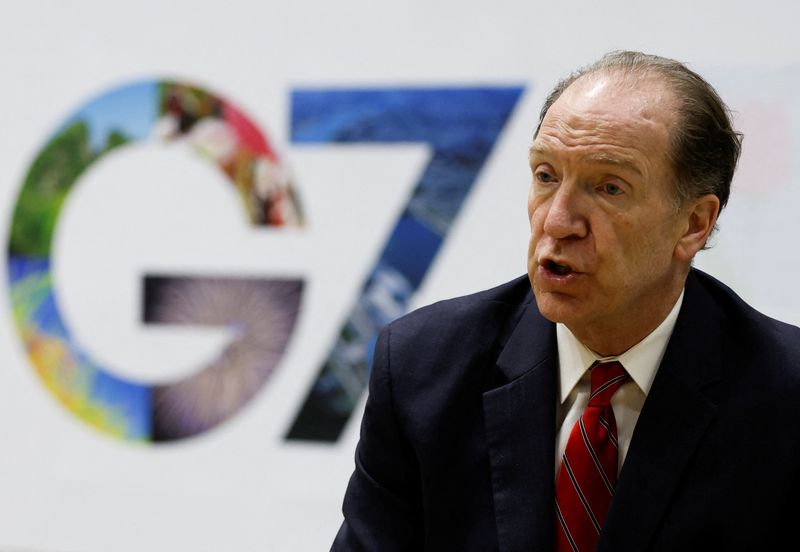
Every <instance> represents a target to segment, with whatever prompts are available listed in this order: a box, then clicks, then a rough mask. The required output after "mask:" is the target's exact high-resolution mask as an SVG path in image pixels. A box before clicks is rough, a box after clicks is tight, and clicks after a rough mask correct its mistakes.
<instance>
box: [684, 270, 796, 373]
mask: <svg viewBox="0 0 800 552" xmlns="http://www.w3.org/2000/svg"><path fill="white" fill-rule="evenodd" d="M693 273H694V276H695V277H696V279H697V281H698V282H699V284H700V285H701V287H703V288H704V289H705V291H707V292H708V293H709V294H710V295H711V296H712V297H713V299H714V301H715V303H716V304H717V305H719V306H720V307H721V308H722V309H723V313H724V315H725V321H726V323H727V324H728V325H729V328H730V332H731V334H732V335H731V337H732V338H733V339H735V341H736V343H737V346H738V347H739V348H744V349H751V350H757V351H759V352H760V353H761V354H765V355H768V356H770V357H774V356H778V357H782V360H783V361H784V362H788V363H789V364H791V365H792V366H793V367H795V369H796V371H797V372H798V375H799V376H800V328H798V327H797V326H793V325H791V324H788V323H786V322H782V321H780V320H776V319H775V318H771V317H769V316H767V315H766V314H764V313H762V312H760V311H758V310H756V309H755V308H753V307H752V306H750V305H749V304H748V303H746V302H745V301H744V300H743V299H742V298H741V297H739V295H738V294H736V292H734V291H733V290H732V289H731V288H729V287H728V286H726V285H725V284H723V283H722V282H720V281H719V280H717V279H716V278H714V277H712V276H709V275H708V274H705V273H703V272H701V271H699V270H694V271H693Z"/></svg>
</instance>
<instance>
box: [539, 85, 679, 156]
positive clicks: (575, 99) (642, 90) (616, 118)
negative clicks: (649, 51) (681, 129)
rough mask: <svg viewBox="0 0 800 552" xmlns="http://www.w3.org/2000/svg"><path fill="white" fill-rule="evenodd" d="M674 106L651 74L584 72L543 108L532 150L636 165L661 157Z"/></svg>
mask: <svg viewBox="0 0 800 552" xmlns="http://www.w3.org/2000/svg"><path fill="white" fill-rule="evenodd" d="M676 106H677V102H676V101H675V98H674V95H673V93H672V92H671V91H670V90H669V89H668V87H667V86H666V85H665V84H664V83H663V82H662V81H661V80H660V79H658V78H657V77H655V76H647V75H644V76H638V77H637V76H633V75H627V76H621V75H615V74H592V75H587V76H584V77H581V78H580V79H578V80H577V81H575V82H574V83H572V85H570V86H569V87H568V88H567V89H566V90H565V91H564V93H563V94H562V95H561V96H560V97H559V98H558V100H556V102H555V103H554V104H553V105H552V106H551V107H550V109H549V110H548V111H547V113H546V114H545V117H544V119H543V120H542V125H541V127H540V129H539V133H538V134H537V137H536V140H535V141H534V144H533V146H532V147H531V154H532V155H534V156H535V155H546V154H548V153H558V152H564V151H568V152H569V153H570V154H572V155H575V156H579V157H581V158H583V157H586V158H588V159H589V160H591V161H597V162H603V163H611V164H625V165H631V166H633V167H634V168H638V165H639V164H641V163H642V162H645V161H649V162H651V163H652V162H653V161H655V159H653V157H654V156H655V157H656V158H658V159H665V158H666V154H667V148H668V147H669V142H670V133H671V130H672V128H673V127H674V124H675V122H676ZM642 157H644V158H646V159H642Z"/></svg>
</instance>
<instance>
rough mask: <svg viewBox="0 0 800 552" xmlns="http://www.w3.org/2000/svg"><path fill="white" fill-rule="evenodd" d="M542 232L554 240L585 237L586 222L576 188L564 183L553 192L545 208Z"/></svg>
mask: <svg viewBox="0 0 800 552" xmlns="http://www.w3.org/2000/svg"><path fill="white" fill-rule="evenodd" d="M543 230H544V232H545V234H547V235H548V236H550V237H552V238H555V239H568V238H582V237H585V236H586V234H587V233H588V222H587V220H586V216H585V213H584V206H583V205H582V202H581V198H580V197H579V192H578V190H577V189H576V188H574V187H570V186H569V185H567V184H566V183H564V184H562V185H561V186H560V187H559V188H558V190H556V191H555V193H554V194H553V195H552V197H551V200H550V204H549V206H548V208H547V214H546V215H545V219H544V228H543Z"/></svg>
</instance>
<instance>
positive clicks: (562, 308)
mask: <svg viewBox="0 0 800 552" xmlns="http://www.w3.org/2000/svg"><path fill="white" fill-rule="evenodd" d="M533 295H534V297H535V298H536V306H537V307H538V309H539V312H540V313H541V315H542V316H544V317H545V318H547V319H548V320H549V321H551V322H560V323H562V324H570V323H572V322H574V321H576V320H578V319H579V318H580V312H579V309H578V308H577V307H578V305H576V299H575V298H574V297H568V296H566V295H563V294H559V293H548V292H541V291H539V292H537V291H536V288H534V290H533Z"/></svg>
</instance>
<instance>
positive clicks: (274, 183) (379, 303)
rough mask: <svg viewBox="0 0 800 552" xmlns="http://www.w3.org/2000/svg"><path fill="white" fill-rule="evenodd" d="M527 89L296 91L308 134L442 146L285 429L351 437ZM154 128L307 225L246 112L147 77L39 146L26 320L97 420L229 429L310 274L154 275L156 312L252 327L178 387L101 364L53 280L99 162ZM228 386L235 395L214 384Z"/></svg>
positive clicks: (260, 220) (287, 220)
mask: <svg viewBox="0 0 800 552" xmlns="http://www.w3.org/2000/svg"><path fill="white" fill-rule="evenodd" d="M521 93H522V88H519V87H504V88H501V87H483V88H402V89H346V90H345V89H335V90H325V89H314V90H295V91H294V92H293V93H292V113H291V131H292V142H293V143H295V144H309V143H345V144H356V143H410V142H422V143H425V144H426V145H427V146H428V147H429V148H430V150H431V159H430V162H429V163H428V165H427V167H426V168H425V170H424V171H423V173H422V174H421V175H420V178H419V181H418V182H417V183H416V186H415V188H414V191H413V193H412V195H411V198H410V200H409V202H408V204H407V205H406V206H405V208H404V209H403V211H402V214H401V215H400V217H399V219H398V221H397V222H396V224H395V226H394V228H393V230H392V231H391V232H390V235H389V239H388V241H387V242H386V244H385V246H384V247H383V249H382V251H381V253H380V254H379V256H378V259H377V261H376V262H375V264H374V266H373V268H372V269H371V270H370V272H369V273H368V275H367V276H366V279H365V282H364V284H363V286H362V287H361V293H360V295H359V297H358V298H357V300H356V302H355V304H354V305H353V306H352V308H351V311H350V314H349V315H348V317H347V318H346V320H344V321H343V323H342V326H341V330H340V332H339V336H338V338H337V340H336V342H335V343H334V344H333V345H332V347H331V349H330V353H329V354H328V357H327V359H326V360H325V361H324V363H323V365H322V367H321V369H320V371H319V373H318V376H317V378H316V380H315V382H314V383H313V384H312V387H311V389H310V391H309V393H308V394H307V396H306V398H305V401H304V402H303V404H302V406H301V408H300V410H299V412H298V414H297V416H296V418H295V420H294V422H293V424H292V426H291V428H290V429H289V431H288V433H287V435H286V439H288V440H295V439H299V440H312V441H323V442H330V441H335V440H337V439H338V437H339V435H340V433H341V431H342V429H343V428H344V426H345V424H346V423H347V420H348V419H349V418H350V416H351V415H352V412H353V410H354V408H355V406H356V404H357V402H358V400H359V398H360V397H361V395H362V394H363V393H364V390H365V388H366V384H367V379H368V372H369V370H368V366H369V356H370V351H371V346H372V343H373V342H374V338H375V335H376V334H377V331H378V330H379V329H380V327H381V326H383V325H384V324H386V323H387V322H389V321H391V320H392V319H394V318H396V317H397V316H399V315H401V314H403V313H405V312H406V310H407V309H408V304H409V300H410V298H411V296H412V295H413V293H414V292H415V290H416V289H417V288H418V287H419V285H420V283H421V282H422V279H423V278H424V276H425V273H426V272H427V270H428V268H429V267H430V265H431V263H432V261H433V259H434V258H435V256H436V254H437V252H438V250H439V247H440V246H441V244H442V243H443V240H444V238H445V236H446V234H447V232H448V230H449V228H450V226H451V224H452V222H453V220H454V218H455V216H456V214H457V213H458V211H459V209H460V207H461V205H462V203H463V201H464V200H465V199H466V197H467V195H468V194H469V191H470V189H471V188H472V186H473V184H474V182H475V180H476V178H477V175H478V173H479V172H480V169H481V167H482V166H483V163H484V162H485V160H486V158H487V157H488V155H489V153H490V151H491V148H492V146H493V145H494V143H495V141H496V140H497V138H498V136H499V134H500V132H501V131H502V128H503V126H504V125H505V123H506V121H507V120H508V117H509V115H510V114H511V111H512V109H513V107H514V106H515V105H516V103H517V101H518V99H519V97H520V95H521ZM153 137H155V139H161V140H168V141H169V140H183V141H187V142H189V143H190V144H191V145H192V146H193V147H194V148H195V149H196V151H197V152H198V153H200V154H201V155H202V156H203V157H205V158H207V159H209V160H210V161H211V162H212V163H214V164H216V165H217V166H218V167H220V168H221V169H222V170H223V171H224V173H225V174H226V175H227V176H228V178H229V180H230V182H231V183H232V184H233V185H234V186H235V187H236V189H237V191H238V192H239V194H240V197H241V199H242V202H243V204H244V207H245V212H246V215H247V216H248V217H249V220H250V221H251V223H253V224H254V225H256V226H274V227H286V226H302V224H303V213H302V209H301V207H300V206H301V202H300V200H299V197H298V196H299V194H298V191H297V190H296V189H295V186H294V184H293V183H292V181H291V179H290V178H289V176H288V171H287V170H286V168H285V167H284V165H283V163H282V161H281V159H280V158H279V157H278V155H277V154H276V152H275V151H274V149H273V148H272V146H271V145H270V143H269V142H268V140H267V139H266V137H265V136H264V135H263V133H262V132H261V131H260V130H259V129H258V127H257V126H256V125H255V124H253V122H252V121H251V120H250V119H249V118H248V117H247V116H246V115H244V114H243V112H242V111H241V110H239V109H238V108H237V107H236V106H235V105H233V104H232V103H230V102H229V101H227V100H225V99H223V98H221V97H219V96H217V95H215V94H212V93H209V92H207V91H205V90H202V89H200V88H197V87H193V86H189V85H185V84H181V83H175V82H142V83H134V84H131V85H127V86H123V87H120V88H116V89H114V90H111V91H109V92H107V93H105V94H103V95H101V96H99V97H97V98H95V99H94V100H92V101H90V102H89V103H87V104H86V105H85V106H83V107H82V108H80V109H79V110H78V111H77V112H76V113H75V114H74V115H72V116H71V117H69V118H68V119H67V121H66V123H64V124H63V125H62V126H61V128H60V130H59V131H58V132H56V134H55V135H54V136H53V137H52V138H51V139H50V141H49V142H48V143H47V144H46V145H45V147H44V148H43V149H42V150H41V151H40V152H39V153H38V155H37V156H36V158H35V160H34V162H33V163H32V165H31V167H30V169H29V171H28V174H27V176H26V178H25V182H24V184H23V187H22V189H21V191H20V193H19V196H18V198H17V203H16V206H15V209H14V215H13V219H12V224H11V232H10V241H9V248H8V273H9V288H10V294H11V302H12V307H13V315H14V320H15V322H16V327H17V330H18V332H19V334H20V337H21V339H22V341H23V343H24V345H25V348H26V351H27V354H28V358H29V360H30V361H31V363H32V364H33V366H34V368H35V370H36V371H37V373H38V375H39V377H40V378H41V380H42V382H43V383H44V384H45V386H46V387H47V388H48V389H49V390H50V392H51V393H52V394H53V395H54V396H55V397H56V398H57V399H58V400H59V401H60V402H61V403H62V404H63V405H64V406H65V407H66V408H67V409H68V410H69V411H71V412H72V413H73V414H74V415H76V416H78V417H79V418H80V419H82V420H83V421H85V422H86V423H88V424H89V425H91V426H93V427H95V428H96V429H99V430H101V431H103V432H106V433H109V434H112V435H115V436H117V437H120V438H123V439H129V440H136V441H151V442H164V441H174V440H177V439H182V438H186V437H191V436H193V435H197V434H200V433H202V432H205V431H207V430H209V429H211V428H213V427H215V426H216V425H218V424H220V423H221V422H223V421H224V420H226V419H227V418H229V417H230V416H232V415H234V414H235V413H236V412H237V411H239V409H241V407H242V406H244V405H245V404H246V403H247V402H248V401H249V400H250V399H252V398H253V396H255V394H256V393H257V392H258V390H259V389H260V388H261V387H262V386H263V385H264V383H265V382H266V381H267V380H268V378H269V376H270V374H271V373H272V372H273V371H274V370H275V369H276V368H277V367H278V365H279V363H280V359H281V356H282V353H283V351H284V350H285V348H286V345H287V343H288V341H289V338H290V336H291V335H292V332H293V329H294V324H295V321H296V318H297V313H298V311H299V308H300V303H301V299H302V291H303V281H302V280H299V279H295V280H292V279H282V280H276V279H268V278H259V279H253V278H249V279H244V278H238V277H226V278H198V277H192V276H185V275H182V276H179V277H176V276H170V275H164V274H160V275H146V276H145V277H144V280H143V285H144V297H145V305H144V307H145V308H144V321H145V323H190V324H214V325H226V326H234V327H236V328H237V331H236V336H237V337H236V338H235V339H234V340H233V341H232V342H231V343H230V344H229V345H228V347H227V348H226V349H225V350H224V351H222V353H221V354H220V355H219V357H218V358H216V359H213V360H212V361H210V362H209V363H208V364H207V365H206V366H205V367H203V368H202V369H200V370H198V371H197V372H195V373H194V374H192V375H190V376H188V377H186V378H183V379H181V380H178V381H174V382H171V383H168V384H159V385H145V384H140V383H136V382H132V381H129V380H127V379H125V378H122V377H120V376H118V375H115V374H114V372H113V371H112V370H109V369H108V368H107V367H104V366H101V365H100V364H99V363H97V362H95V361H93V360H92V358H91V356H90V355H89V354H88V353H87V352H86V351H85V350H84V349H83V348H82V347H81V345H80V344H78V343H77V342H76V340H75V339H74V337H73V336H72V334H71V332H70V330H69V328H68V327H67V325H66V323H65V322H64V317H63V316H62V313H61V312H60V310H59V303H58V298H57V297H56V294H55V291H54V289H53V285H52V284H53V282H52V276H51V264H52V260H51V253H52V251H51V248H52V243H53V234H54V229H55V226H56V221H57V219H58V215H59V212H60V210H61V206H62V204H63V202H64V200H65V199H66V198H67V195H68V194H69V192H70V190H71V189H72V188H73V186H74V185H75V184H76V183H77V182H78V180H79V177H80V176H81V174H82V173H83V171H84V170H85V169H86V168H87V167H89V166H90V165H91V164H92V163H93V162H95V161H96V160H97V159H98V158H100V157H102V156H104V155H107V154H109V153H110V152H114V151H116V150H117V149H118V148H120V147H124V145H125V144H127V143H130V142H135V141H141V140H145V139H152V138H153ZM379 178H380V175H376V182H379ZM219 297H225V298H226V300H225V301H218V300H217V298H219ZM245 305H246V308H245ZM259 310H260V311H262V312H273V313H278V314H279V316H271V317H269V320H270V321H271V322H270V323H269V324H266V325H265V324H264V323H263V320H264V318H263V317H261V316H257V315H254V312H256V313H257V312H258V311H259ZM222 384H224V386H225V389H226V393H225V400H220V398H219V397H215V396H214V393H215V392H216V391H217V390H218V389H219V388H220V386H221V385H222Z"/></svg>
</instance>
